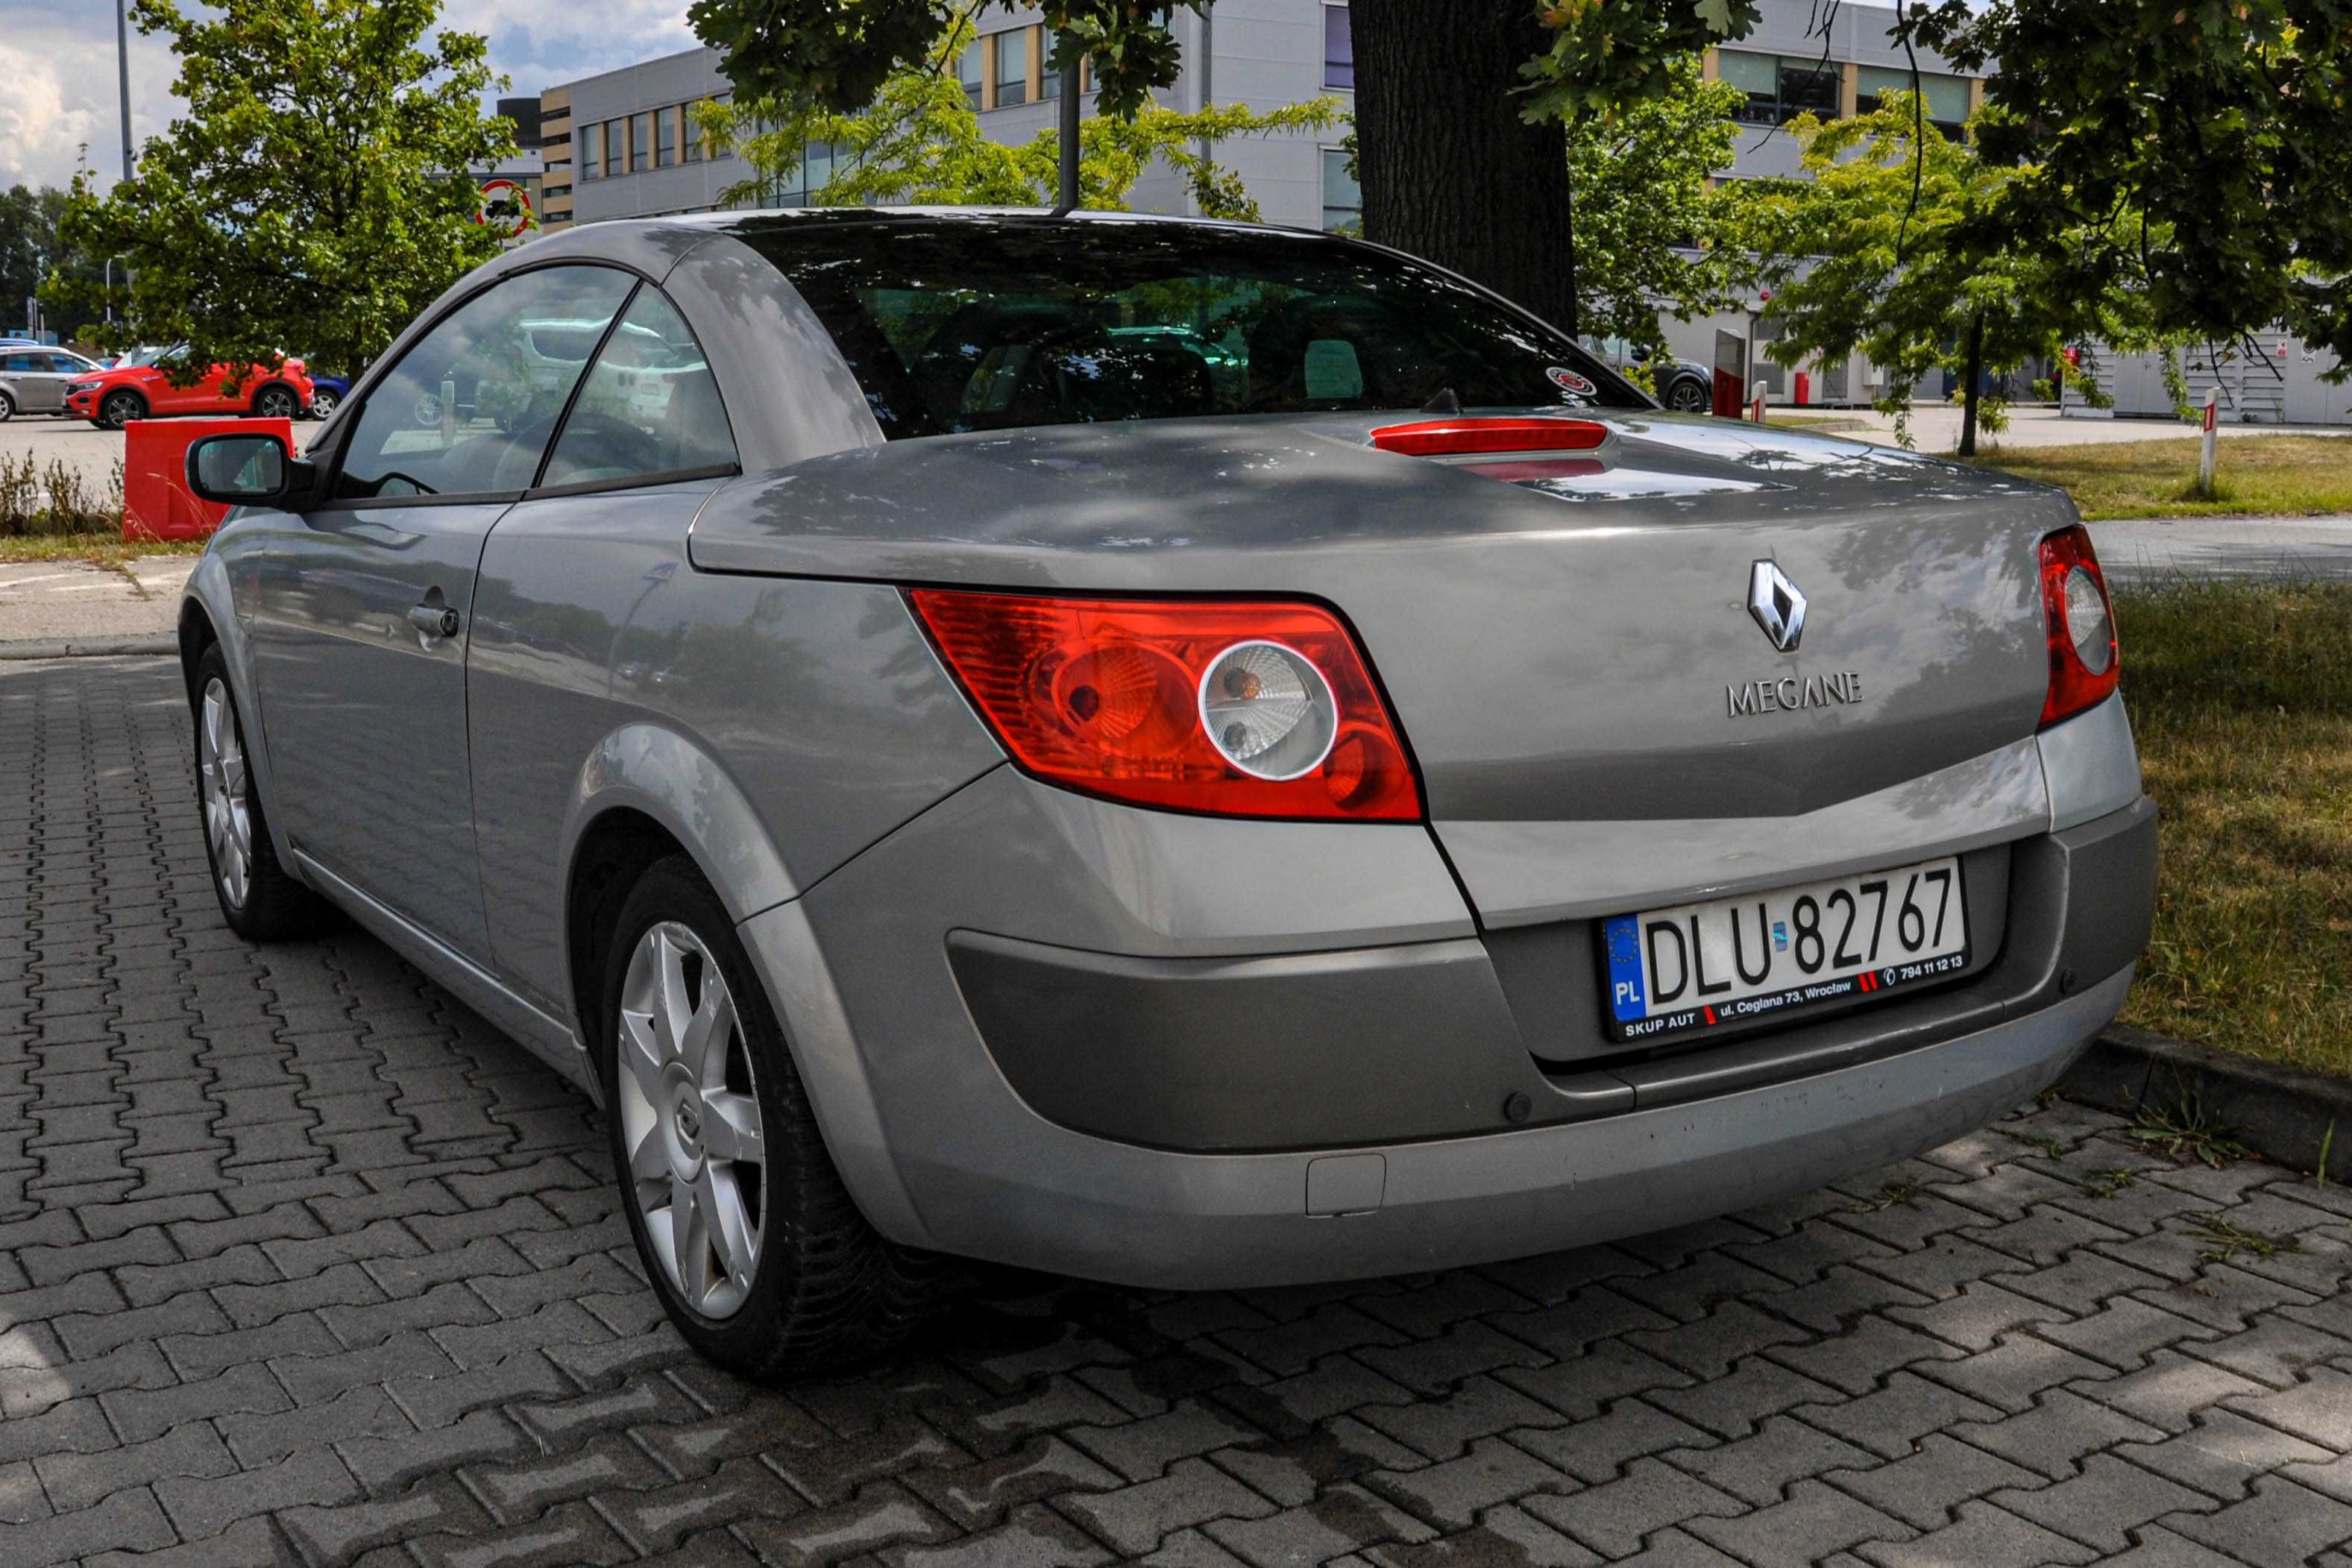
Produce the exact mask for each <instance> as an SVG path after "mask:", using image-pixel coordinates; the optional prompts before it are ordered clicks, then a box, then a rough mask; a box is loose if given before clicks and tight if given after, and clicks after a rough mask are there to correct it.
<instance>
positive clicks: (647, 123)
mask: <svg viewBox="0 0 2352 1568" xmlns="http://www.w3.org/2000/svg"><path fill="white" fill-rule="evenodd" d="M653 125H654V117H653V116H652V115H650V114H633V115H631V116H629V172H631V173H635V172H637V171H638V170H640V169H649V168H651V167H653V165H652V163H651V162H648V161H647V158H646V153H647V152H648V148H647V145H646V144H647V143H648V142H649V141H651V140H652V139H653Z"/></svg>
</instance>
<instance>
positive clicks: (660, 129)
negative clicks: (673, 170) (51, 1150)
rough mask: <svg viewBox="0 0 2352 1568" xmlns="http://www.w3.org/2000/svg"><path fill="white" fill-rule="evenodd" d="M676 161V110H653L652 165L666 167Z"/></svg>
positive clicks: (657, 167)
mask: <svg viewBox="0 0 2352 1568" xmlns="http://www.w3.org/2000/svg"><path fill="white" fill-rule="evenodd" d="M675 162H677V110H674V109H657V110H654V167H655V168H656V169H667V168H668V167H669V166H670V165H671V164H672V163H675Z"/></svg>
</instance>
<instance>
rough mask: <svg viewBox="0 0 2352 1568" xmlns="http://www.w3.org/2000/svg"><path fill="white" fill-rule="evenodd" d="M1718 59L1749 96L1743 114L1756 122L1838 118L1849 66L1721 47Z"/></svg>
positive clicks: (1730, 78) (1726, 75) (1720, 68)
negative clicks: (1804, 116) (1809, 115)
mask: <svg viewBox="0 0 2352 1568" xmlns="http://www.w3.org/2000/svg"><path fill="white" fill-rule="evenodd" d="M1716 60H1717V74H1719V75H1720V76H1721V77H1722V78H1723V79H1724V80H1725V81H1727V82H1729V83H1730V84H1731V85H1732V86H1733V87H1736V88H1738V89H1739V90H1740V91H1742V92H1744V93H1746V94H1747V95H1748V106H1747V107H1746V108H1745V109H1743V110H1740V111H1739V118H1740V119H1742V120H1746V121H1748V123H1749V124H1750V125H1780V124H1782V123H1784V122H1786V121H1788V120H1794V119H1796V118H1797V116H1799V115H1801V114H1804V113H1807V112H1811V113H1813V114H1817V115H1819V116H1820V117H1821V118H1822V119H1823V120H1835V119H1836V118H1837V115H1838V95H1839V87H1840V84H1841V82H1842V80H1843V76H1844V68H1843V67H1841V66H1840V65H1839V64H1838V63H1837V62H1836V61H1834V60H1823V59H1822V58H1821V57H1818V56H1815V57H1811V58H1801V57H1797V56H1794V55H1759V54H1755V53H1752V52H1750V51H1748V50H1746V49H1718V50H1717V51H1716Z"/></svg>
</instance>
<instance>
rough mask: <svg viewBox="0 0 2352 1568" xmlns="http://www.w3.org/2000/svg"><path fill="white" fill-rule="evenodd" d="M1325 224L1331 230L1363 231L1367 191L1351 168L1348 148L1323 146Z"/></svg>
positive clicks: (1335, 231) (1357, 232) (1358, 232)
mask: <svg viewBox="0 0 2352 1568" xmlns="http://www.w3.org/2000/svg"><path fill="white" fill-rule="evenodd" d="M1323 227H1324V230H1325V232H1327V233H1329V234H1361V233H1362V232H1363V229H1364V191H1363V187H1362V186H1360V185H1359V184H1357V183H1356V177H1355V176H1354V175H1353V174H1350V173H1349V172H1348V153H1347V150H1346V149H1345V148H1340V147H1326V148H1325V149H1323Z"/></svg>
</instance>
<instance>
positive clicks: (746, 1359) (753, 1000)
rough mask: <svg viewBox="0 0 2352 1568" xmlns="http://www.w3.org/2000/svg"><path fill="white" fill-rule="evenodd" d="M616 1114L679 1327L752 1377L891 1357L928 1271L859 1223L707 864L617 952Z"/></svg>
mask: <svg viewBox="0 0 2352 1568" xmlns="http://www.w3.org/2000/svg"><path fill="white" fill-rule="evenodd" d="M603 995H604V1008H603V1015H602V1016H603V1028H602V1030H601V1033H602V1035H603V1039H602V1040H601V1041H600V1044H601V1045H602V1047H603V1049H602V1051H600V1055H601V1056H602V1058H603V1064H602V1065H603V1069H604V1089H605V1106H606V1108H607V1112H608V1115H607V1118H606V1120H607V1123H608V1124H609V1126H610V1128H611V1136H612V1141H613V1163H614V1169H615V1170H616V1171H617V1172H618V1173H619V1176H620V1182H621V1190H622V1196H623V1204H622V1207H624V1208H625V1209H626V1210H627V1213H628V1217H629V1229H630V1232H631V1234H632V1235H634V1236H635V1239H636V1243H637V1251H638V1254H639V1256H640V1257H641V1258H642V1259H643V1260H644V1261H645V1265H646V1273H647V1274H649V1275H650V1276H651V1277H652V1279H653V1281H654V1284H655V1288H656V1291H658V1292H659V1294H660V1296H661V1299H662V1305H663V1306H664V1308H665V1309H667V1312H668V1313H669V1316H670V1321H671V1322H674V1323H676V1324H677V1329H678V1332H679V1333H681V1334H682V1335H684V1336H685V1338H686V1341H687V1343H689V1344H691V1345H693V1346H694V1348H695V1349H696V1350H697V1351H698V1352H699V1353H701V1354H703V1355H704V1356H706V1357H708V1358H709V1360H711V1361H713V1362H715V1363H717V1364H719V1365H720V1366H723V1367H725V1368H727V1369H728V1370H729V1371H730V1372H733V1373H736V1374H738V1375H740V1376H743V1377H748V1378H753V1379H759V1380H763V1381H764V1380H778V1379H785V1378H792V1377H797V1376H801V1375H805V1374H809V1373H814V1372H828V1371H832V1370H835V1369H837V1368H839V1367H841V1366H843V1365H845V1364H849V1363H851V1362H854V1361H856V1360H860V1359H862V1358H864V1357H866V1356H870V1355H872V1354H877V1353H878V1352H880V1351H884V1350H887V1349H888V1348H890V1347H891V1346H892V1345H894V1344H896V1343H898V1341H899V1340H900V1339H902V1338H903V1337H904V1336H905V1334H906V1333H907V1331H908V1329H909V1328H911V1327H912V1326H913V1324H914V1322H916V1321H917V1320H918V1318H919V1316H920V1313H921V1310H922V1306H923V1301H922V1298H923V1296H924V1295H925V1294H926V1293H927V1291H926V1289H925V1281H924V1274H925V1267H924V1264H923V1261H922V1260H920V1259H919V1258H917V1257H915V1256H914V1255H911V1254H909V1253H908V1252H906V1251H905V1250H904V1249H900V1248H898V1247H895V1246H893V1245H892V1244H891V1243H889V1242H888V1241H887V1240H885V1239H883V1238H882V1237H881V1236H880V1235H879V1234H877V1232H876V1231H875V1229H874V1228H873V1227H871V1226H869V1225H868V1224H866V1218H865V1217H864V1216H863V1215H861V1214H860V1213H858V1211H857V1206H856V1203H855V1202H853V1201H852V1200H851V1198H850V1196H849V1192H848V1189H847V1188H845V1186H842V1182H841V1177H840V1176H839V1175H838V1174H837V1173H836V1172H835V1169H834V1166H833V1161H832V1159H831V1158H830V1157H829V1156H828V1155H826V1153H825V1148H824V1138H823V1136H822V1135H821V1134H819V1132H818V1130H817V1124H816V1117H815V1114H814V1111H813V1110H812V1109H811V1107H810V1104H809V1099H808V1093H807V1091H806V1090H805V1089H804V1088H803V1086H802V1083H801V1081H800V1075H799V1073H798V1072H797V1071H794V1070H793V1060H792V1055H791V1052H790V1051H788V1050H787V1049H786V1048H785V1045H784V1040H783V1034H782V1030H781V1029H780V1028H779V1027H778V1025H777V1022H776V1018H775V1014H774V1012H773V1010H772V1009H771V1008H770V1007H769V1005H768V999H767V995H766V993H765V991H764V990H763V989H762V988H761V984H760V978H759V976H758V975H757V974H756V973H755V972H754V971H753V969H752V967H751V960H750V958H749V956H747V955H746V953H745V952H744V949H743V946H742V943H741V942H740V940H739V939H738V938H737V936H736V935H735V926H734V923H733V922H732V921H731V920H730V919H729V918H728V915H727V911H726V909H725V907H724V906H723V905H722V904H720V903H719V899H718V896H717V895H716V894H713V893H712V892H711V891H710V888H709V885H708V884H707V883H704V882H703V880H702V877H701V874H700V873H698V871H697V870H696V869H695V866H694V863H693V862H691V861H690V860H688V859H687V858H686V857H684V856H682V855H679V856H673V857H672V858H670V859H668V860H665V861H662V862H658V863H656V865H655V866H653V868H652V869H651V870H649V871H647V872H646V874H645V876H644V878H643V879H642V880H640V881H639V882H638V883H637V885H636V887H635V889H634V890H632V891H631V893H630V894H629V897H628V900H627V902H626V903H625V904H623V905H622V909H621V916H620V920H619V923H618V925H617V926H616V927H615V929H614V933H613V940H612V945H611V946H610V947H609V948H608V949H607V951H606V956H605V961H604V988H603Z"/></svg>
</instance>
